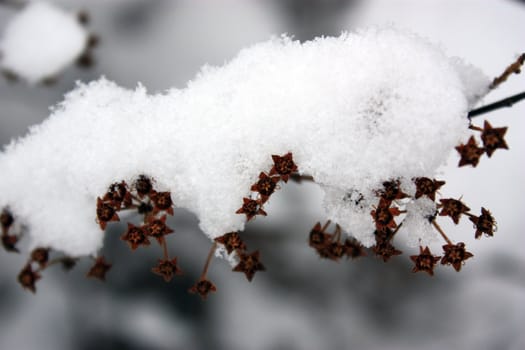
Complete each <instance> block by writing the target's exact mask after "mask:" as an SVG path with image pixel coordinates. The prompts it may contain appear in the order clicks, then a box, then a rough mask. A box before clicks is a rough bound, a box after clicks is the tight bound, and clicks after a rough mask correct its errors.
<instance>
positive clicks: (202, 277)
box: [200, 242, 217, 280]
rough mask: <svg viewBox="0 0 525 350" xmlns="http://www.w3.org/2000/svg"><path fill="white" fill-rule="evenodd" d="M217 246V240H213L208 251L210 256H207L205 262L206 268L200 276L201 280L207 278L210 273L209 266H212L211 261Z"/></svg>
mask: <svg viewBox="0 0 525 350" xmlns="http://www.w3.org/2000/svg"><path fill="white" fill-rule="evenodd" d="M216 248H217V242H213V245H212V246H211V249H210V252H209V253H208V257H207V258H206V263H205V264H204V268H203V269H202V274H201V278H200V279H201V280H205V279H206V275H207V274H208V268H209V267H210V262H211V259H212V258H213V253H215V249H216Z"/></svg>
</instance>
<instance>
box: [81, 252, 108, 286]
mask: <svg viewBox="0 0 525 350" xmlns="http://www.w3.org/2000/svg"><path fill="white" fill-rule="evenodd" d="M110 269H111V264H108V263H107V262H106V260H105V259H104V257H103V256H100V257H98V258H97V260H95V263H94V264H93V266H92V267H91V269H89V271H88V273H87V274H86V277H93V278H96V279H99V280H101V281H105V280H106V273H107V272H108V271H109V270H110Z"/></svg>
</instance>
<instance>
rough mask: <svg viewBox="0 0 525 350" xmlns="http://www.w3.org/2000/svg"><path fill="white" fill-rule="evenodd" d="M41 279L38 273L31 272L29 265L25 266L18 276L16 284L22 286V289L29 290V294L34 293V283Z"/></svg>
mask: <svg viewBox="0 0 525 350" xmlns="http://www.w3.org/2000/svg"><path fill="white" fill-rule="evenodd" d="M41 277H42V276H40V274H39V273H38V272H35V271H33V268H32V267H31V264H27V265H26V266H24V268H23V269H22V271H20V273H19V274H18V282H19V283H20V284H21V285H22V287H23V288H24V289H29V290H30V291H31V292H33V293H35V292H36V287H35V283H36V281H38V280H39V279H40V278H41Z"/></svg>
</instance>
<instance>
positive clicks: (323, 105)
mask: <svg viewBox="0 0 525 350" xmlns="http://www.w3.org/2000/svg"><path fill="white" fill-rule="evenodd" d="M489 83H490V80H489V79H488V78H487V77H486V76H485V75H483V74H482V73H481V72H480V71H479V70H477V69H475V68H473V67H471V66H469V65H467V64H465V63H461V64H458V60H457V59H455V58H453V59H451V58H449V57H447V56H446V55H444V54H443V53H442V51H441V50H440V49H439V48H437V47H436V46H434V45H432V44H430V43H429V42H427V41H426V40H424V39H422V38H420V37H418V36H416V35H414V34H411V33H408V32H406V31H402V30H398V29H395V28H391V27H386V28H369V29H365V30H360V31H357V32H354V33H346V34H343V35H341V36H340V37H338V38H331V37H327V38H318V39H316V40H314V41H310V42H306V43H304V44H301V43H299V42H297V41H293V40H292V39H290V38H288V37H284V36H283V37H280V38H274V39H272V40H269V41H267V42H264V43H260V44H257V45H254V46H252V47H250V48H247V49H244V50H242V51H241V52H240V53H239V54H238V56H237V57H236V58H234V59H233V60H232V61H231V62H229V63H227V64H225V65H224V66H222V67H210V66H207V67H204V68H203V69H202V70H201V72H200V73H199V74H198V75H197V77H196V78H195V79H194V80H192V81H190V82H189V83H188V86H187V87H186V88H185V89H172V90H169V91H167V92H165V93H162V94H148V93H147V91H146V88H145V87H143V86H141V85H139V86H138V87H137V88H136V89H135V90H129V89H125V88H122V87H119V86H118V85H117V84H115V83H113V82H111V81H109V80H107V79H105V78H101V79H99V80H98V81H94V82H91V83H89V84H80V83H79V84H78V86H77V88H76V89H75V90H73V91H72V92H70V93H68V94H67V95H66V97H65V99H64V101H63V102H62V103H60V104H58V105H57V106H56V107H55V108H54V109H53V110H52V113H51V115H50V116H49V118H48V119H47V120H46V121H44V122H43V123H42V124H40V125H37V126H34V127H33V128H32V129H31V130H30V132H29V134H28V135H27V136H26V137H24V138H22V139H19V140H15V141H13V142H12V143H11V144H10V145H8V146H7V147H6V148H5V150H4V152H3V153H2V154H0V169H2V172H1V173H0V194H1V195H0V207H2V206H9V208H10V209H11V210H12V211H13V212H14V214H15V215H16V217H17V218H18V219H22V220H23V221H24V222H25V223H26V224H27V226H28V227H29V231H30V235H31V237H32V246H50V247H52V248H55V249H58V250H62V251H64V252H66V253H68V254H71V255H86V254H94V253H95V252H96V251H97V250H98V249H99V248H100V247H101V245H102V238H103V235H102V233H101V232H100V229H99V227H98V225H97V223H96V221H95V218H96V215H95V207H96V198H97V196H101V195H103V194H104V193H105V191H106V190H107V188H108V186H109V185H110V184H112V183H114V182H116V181H120V180H126V181H128V183H132V182H133V180H134V179H135V178H136V177H137V176H138V175H139V174H146V175H148V176H151V177H153V178H154V179H155V181H156V184H157V187H158V188H159V190H168V191H171V193H172V198H173V201H174V203H175V205H176V207H181V208H186V209H189V210H190V211H191V212H193V213H195V214H196V216H197V217H198V218H199V221H200V227H201V229H202V230H203V231H204V232H205V233H206V234H207V235H208V236H209V237H210V238H211V239H213V238H215V237H217V236H220V235H222V234H224V233H226V232H231V231H237V230H243V228H244V225H245V222H246V217H245V216H244V215H239V214H236V213H235V212H236V211H237V209H239V208H240V207H241V205H242V199H243V197H249V196H250V194H251V191H250V187H251V185H252V184H253V183H255V182H256V181H257V179H258V176H259V174H260V172H261V171H269V170H270V168H271V166H272V158H271V155H273V154H277V155H284V154H286V153H287V152H292V153H293V157H294V160H295V162H296V163H297V165H298V166H299V171H300V172H301V173H303V174H309V175H312V176H313V177H314V179H315V181H316V182H317V183H318V184H320V186H321V189H322V190H323V191H324V192H325V194H326V196H325V199H324V207H325V210H326V215H327V217H328V218H334V219H337V221H338V222H339V224H340V225H341V226H342V228H343V229H344V230H345V231H346V232H349V233H350V234H351V235H354V236H356V237H358V238H359V239H361V240H363V241H364V243H365V244H366V245H368V246H369V245H371V244H373V239H372V238H373V222H372V218H371V216H370V210H371V208H370V207H369V205H370V204H371V203H373V201H374V191H375V190H377V189H378V188H380V187H381V184H382V183H383V182H384V181H387V180H391V179H399V180H400V181H401V182H402V183H409V182H410V181H411V179H413V178H414V177H419V176H426V177H433V175H434V174H435V173H436V170H437V169H438V168H439V166H441V165H442V164H443V163H444V162H445V161H446V159H447V158H448V156H449V154H450V152H451V151H452V150H453V148H454V146H456V145H457V144H458V143H459V141H460V140H461V139H463V138H464V136H465V133H466V132H467V128H466V126H467V125H468V122H467V118H466V114H467V111H468V109H469V106H471V105H472V104H473V103H474V102H475V100H476V99H477V98H478V97H481V96H482V95H483V94H484V93H486V92H487V88H486V87H487V86H488V84H489ZM483 87H484V88H483ZM406 186H408V185H406ZM356 193H357V194H361V195H363V201H362V204H361V202H360V204H361V205H354V204H352V203H354V202H355V201H352V200H348V199H349V198H350V199H351V198H352V195H353V194H356ZM270 200H271V199H270Z"/></svg>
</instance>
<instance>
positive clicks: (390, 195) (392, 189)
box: [379, 180, 408, 202]
mask: <svg viewBox="0 0 525 350" xmlns="http://www.w3.org/2000/svg"><path fill="white" fill-rule="evenodd" d="M379 196H380V197H381V198H382V199H384V200H385V201H387V202H391V201H394V200H397V199H403V198H406V197H408V195H407V194H406V193H404V192H403V191H402V190H401V189H400V188H399V180H396V181H385V182H383V189H382V190H380V191H379Z"/></svg>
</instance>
